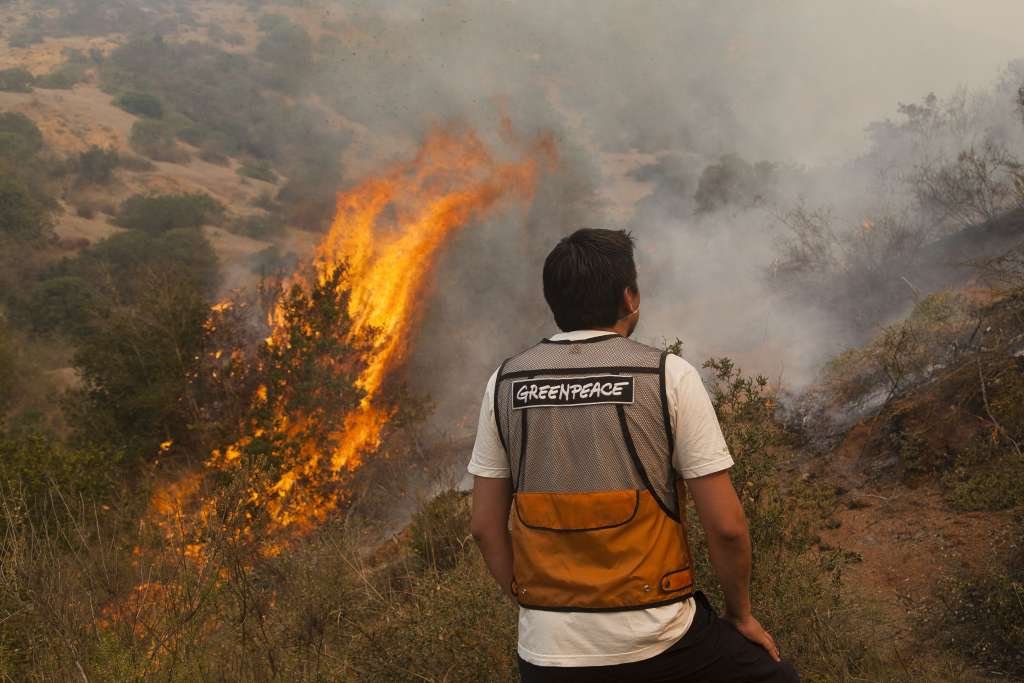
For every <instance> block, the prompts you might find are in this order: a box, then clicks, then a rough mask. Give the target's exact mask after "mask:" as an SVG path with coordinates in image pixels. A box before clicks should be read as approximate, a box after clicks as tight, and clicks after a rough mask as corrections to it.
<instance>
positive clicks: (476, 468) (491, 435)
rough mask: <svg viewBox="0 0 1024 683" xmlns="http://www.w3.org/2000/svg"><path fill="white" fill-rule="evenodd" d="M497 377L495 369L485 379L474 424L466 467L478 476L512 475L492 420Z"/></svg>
mask: <svg viewBox="0 0 1024 683" xmlns="http://www.w3.org/2000/svg"><path fill="white" fill-rule="evenodd" d="M497 377H498V371H497V370H495V371H494V374H493V375H491V378H490V379H489V380H487V388H486V390H484V398H483V401H482V402H481V403H480V420H479V422H478V423H477V425H476V443H474V444H473V455H472V457H471V458H470V459H469V467H468V468H467V469H468V470H469V473H470V474H473V475H476V476H478V477H491V478H493V479H504V478H505V477H511V476H512V470H511V468H510V467H509V464H508V455H506V453H505V449H504V447H502V445H501V439H500V438H499V437H498V425H497V424H495V422H494V384H495V382H496V380H497Z"/></svg>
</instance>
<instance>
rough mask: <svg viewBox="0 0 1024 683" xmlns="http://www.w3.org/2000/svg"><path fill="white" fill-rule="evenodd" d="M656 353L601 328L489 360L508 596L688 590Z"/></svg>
mask: <svg viewBox="0 0 1024 683" xmlns="http://www.w3.org/2000/svg"><path fill="white" fill-rule="evenodd" d="M665 358H666V353H665V352H663V351H659V350H658V349H654V348H651V347H649V346H645V345H643V344H640V343H638V342H635V341H632V340H630V339H627V338H625V337H622V336H619V335H617V334H608V335H602V336H599V337H592V338H590V339H584V340H579V341H551V340H544V341H542V342H540V343H539V344H537V345H536V346H534V347H532V348H530V349H527V350H526V351H524V352H522V353H520V354H519V355H517V356H513V357H512V358H509V359H508V360H506V361H505V362H504V363H502V365H501V367H500V368H499V370H498V376H497V380H496V382H495V388H494V416H495V420H496V422H497V427H498V434H499V436H500V438H501V442H502V445H503V446H504V447H505V451H506V453H508V456H509V462H510V464H511V469H512V485H513V488H514V491H515V493H514V497H513V506H512V513H511V516H510V521H509V529H510V532H511V535H512V547H513V575H514V577H515V578H514V580H513V585H512V591H513V593H514V594H515V596H516V598H517V600H518V601H519V604H520V605H522V606H524V607H530V608H533V609H548V610H566V611H603V610H609V611H611V610H626V609H641V608H647V607H655V606H658V605H663V604H668V603H671V602H676V601H678V600H683V599H685V598H688V597H690V596H691V595H692V594H693V570H692V568H691V560H690V549H689V545H688V543H687V539H686V525H685V509H686V506H685V488H684V486H683V483H682V479H681V478H679V477H678V476H677V475H676V473H675V471H674V469H673V467H672V446H673V443H674V441H673V437H672V428H671V422H670V421H669V414H668V403H667V399H666V394H665Z"/></svg>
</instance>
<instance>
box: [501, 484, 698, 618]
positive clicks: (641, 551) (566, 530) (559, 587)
mask: <svg viewBox="0 0 1024 683" xmlns="http://www.w3.org/2000/svg"><path fill="white" fill-rule="evenodd" d="M514 507H515V510H514V513H513V515H512V518H511V526H510V531H511V534H512V547H513V573H514V575H515V584H514V590H515V592H516V597H517V599H518V600H519V602H520V604H522V605H523V606H526V607H533V608H538V609H577V610H621V609H633V608H642V607H649V606H652V605H655V604H660V603H666V602H672V601H675V600H681V599H683V598H685V597H687V596H688V595H690V594H691V593H692V587H693V578H692V572H691V571H690V569H689V567H690V553H689V548H688V547H687V545H686V538H685V532H684V530H683V525H682V524H680V523H679V522H676V521H675V520H674V519H672V518H671V517H669V516H668V515H666V514H665V513H664V511H663V510H662V509H661V507H660V506H659V505H658V503H657V501H655V499H654V497H653V496H652V495H651V493H650V492H649V491H647V490H646V489H644V490H632V489H630V490H623V491H598V492H594V493H537V492H529V493H517V494H516V496H515V501H514ZM666 579H667V583H666Z"/></svg>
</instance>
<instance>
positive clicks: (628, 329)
mask: <svg viewBox="0 0 1024 683" xmlns="http://www.w3.org/2000/svg"><path fill="white" fill-rule="evenodd" d="M544 298H545V299H546V300H547V302H548V306H550V307H551V312H552V313H554V314H555V323H556V324H557V325H558V327H559V328H560V329H561V330H562V331H564V332H569V331H571V330H587V329H595V328H596V329H612V328H615V330H616V331H617V332H619V333H620V334H625V335H627V336H628V335H629V334H632V332H633V329H634V328H635V327H636V323H637V320H639V315H638V314H639V311H640V293H639V290H638V289H637V286H636V264H635V263H634V262H633V238H632V236H630V234H629V233H628V232H626V231H625V230H601V229H597V228H584V229H583V230H577V231H576V232H574V233H573V234H571V235H569V236H568V237H563V238H562V240H561V241H560V242H559V243H558V244H557V245H555V248H554V249H552V250H551V253H550V254H548V257H547V259H545V261H544Z"/></svg>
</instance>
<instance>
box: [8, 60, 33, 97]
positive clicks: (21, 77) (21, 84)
mask: <svg viewBox="0 0 1024 683" xmlns="http://www.w3.org/2000/svg"><path fill="white" fill-rule="evenodd" d="M35 80H36V79H35V76H33V75H32V73H31V72H30V71H29V70H28V69H24V68H22V67H20V66H19V67H14V68H11V69H0V90H2V91H4V92H32V85H33V84H34V83H35Z"/></svg>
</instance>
